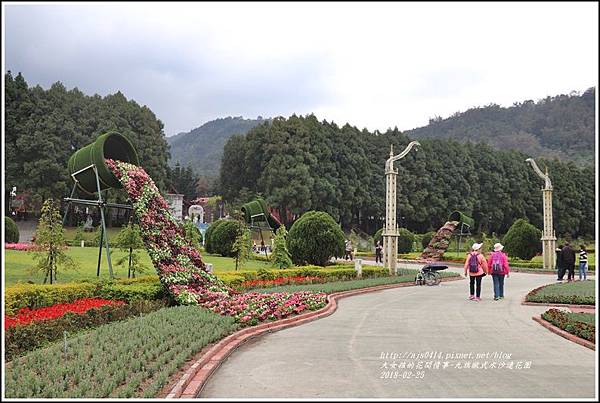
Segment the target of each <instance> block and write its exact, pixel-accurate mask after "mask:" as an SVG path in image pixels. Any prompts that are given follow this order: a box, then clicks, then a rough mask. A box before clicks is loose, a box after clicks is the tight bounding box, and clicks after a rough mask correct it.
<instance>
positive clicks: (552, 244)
mask: <svg viewBox="0 0 600 403" xmlns="http://www.w3.org/2000/svg"><path fill="white" fill-rule="evenodd" d="M542 195H543V203H544V232H543V233H542V239H541V241H542V256H543V259H544V269H547V270H554V266H555V265H556V253H555V250H556V236H555V234H554V229H553V222H552V189H542Z"/></svg>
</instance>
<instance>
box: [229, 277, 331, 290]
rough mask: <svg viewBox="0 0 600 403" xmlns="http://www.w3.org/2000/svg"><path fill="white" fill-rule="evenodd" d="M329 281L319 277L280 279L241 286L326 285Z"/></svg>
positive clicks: (249, 281) (252, 281)
mask: <svg viewBox="0 0 600 403" xmlns="http://www.w3.org/2000/svg"><path fill="white" fill-rule="evenodd" d="M326 281H327V279H325V278H323V277H317V276H294V277H279V278H276V279H274V280H248V281H244V282H242V283H241V284H240V287H241V288H266V287H277V286H280V285H297V284H314V283H324V282H326Z"/></svg>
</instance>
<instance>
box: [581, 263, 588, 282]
mask: <svg viewBox="0 0 600 403" xmlns="http://www.w3.org/2000/svg"><path fill="white" fill-rule="evenodd" d="M586 266H587V263H579V280H581V277H583V279H584V280H587V273H586V271H585V267H586Z"/></svg>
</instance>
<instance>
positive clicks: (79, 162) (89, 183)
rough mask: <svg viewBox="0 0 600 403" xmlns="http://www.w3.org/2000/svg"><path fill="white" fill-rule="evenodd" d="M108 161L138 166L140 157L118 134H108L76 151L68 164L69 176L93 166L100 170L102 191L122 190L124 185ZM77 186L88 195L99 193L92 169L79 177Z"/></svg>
mask: <svg viewBox="0 0 600 403" xmlns="http://www.w3.org/2000/svg"><path fill="white" fill-rule="evenodd" d="M106 159H114V160H120V161H124V162H129V163H131V164H135V165H138V164H139V162H138V156H137V153H136V151H135V149H134V148H133V145H132V144H131V142H130V141H129V139H127V137H125V136H123V135H122V134H120V133H118V132H114V131H112V132H108V133H105V134H103V135H101V136H99V137H98V138H97V139H96V141H94V142H93V143H91V144H88V145H87V146H85V147H83V148H82V149H80V150H79V151H76V152H75V153H74V154H73V155H72V156H71V158H69V162H68V164H67V168H68V170H69V174H70V175H71V174H73V173H75V172H77V171H79V170H81V169H84V168H86V167H88V166H90V165H92V164H95V165H96V167H97V169H98V176H99V179H100V190H105V189H109V188H122V187H123V185H122V184H121V182H120V181H119V180H118V179H117V177H116V176H115V175H114V174H113V173H112V171H111V170H110V169H109V168H108V167H107V166H106V163H105V160H106ZM77 181H78V182H77V186H78V187H79V189H81V190H83V191H84V192H86V193H88V194H93V193H96V192H97V191H98V186H97V184H96V175H94V171H93V170H92V169H88V170H86V171H83V172H81V173H79V174H78V175H77Z"/></svg>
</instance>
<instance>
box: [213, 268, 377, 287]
mask: <svg viewBox="0 0 600 403" xmlns="http://www.w3.org/2000/svg"><path fill="white" fill-rule="evenodd" d="M217 276H218V277H219V278H220V279H221V280H223V281H224V282H225V283H226V284H227V285H229V286H231V287H239V286H240V285H241V284H242V282H244V281H250V280H259V279H275V278H280V277H298V276H302V277H307V276H313V277H320V278H323V279H326V280H327V281H339V280H354V279H356V271H355V270H354V266H350V265H343V266H342V265H340V266H337V267H332V268H323V267H321V266H300V267H294V268H290V269H282V270H264V269H262V270H258V271H257V270H240V271H237V272H235V273H229V272H228V273H217ZM386 276H388V270H387V269H385V268H383V267H365V266H363V268H362V277H363V278H376V277H386Z"/></svg>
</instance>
